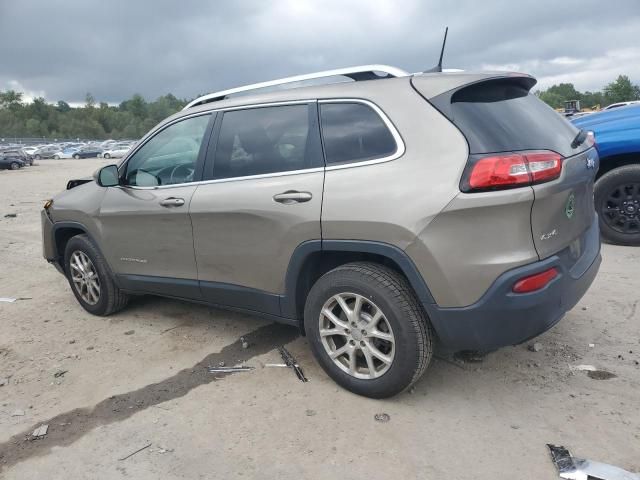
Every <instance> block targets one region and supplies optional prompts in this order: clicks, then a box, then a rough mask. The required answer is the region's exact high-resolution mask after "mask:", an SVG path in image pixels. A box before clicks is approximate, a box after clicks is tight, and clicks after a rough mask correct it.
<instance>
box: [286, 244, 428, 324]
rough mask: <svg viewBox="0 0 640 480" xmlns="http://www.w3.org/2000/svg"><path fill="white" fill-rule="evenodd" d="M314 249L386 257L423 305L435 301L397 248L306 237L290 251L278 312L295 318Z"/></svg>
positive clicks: (407, 259)
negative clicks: (303, 279)
mask: <svg viewBox="0 0 640 480" xmlns="http://www.w3.org/2000/svg"><path fill="white" fill-rule="evenodd" d="M315 252H322V253H324V252H327V253H328V252H355V253H371V254H375V255H379V256H382V257H386V258H388V259H389V260H391V261H393V262H394V263H395V264H396V265H398V267H400V269H401V270H402V272H403V273H404V275H405V276H406V277H407V279H408V280H409V283H410V284H411V287H412V288H413V290H414V291H415V293H416V295H417V296H418V299H419V300H420V302H421V303H422V304H423V305H425V306H426V305H431V304H434V303H435V301H434V299H433V296H432V295H431V292H430V291H429V288H428V287H427V284H426V283H425V281H424V279H423V278H422V275H420V272H419V271H418V268H417V267H416V266H415V264H414V263H413V261H412V260H411V258H409V256H408V255H407V254H406V253H405V252H404V251H402V250H401V249H400V248H398V247H396V246H394V245H391V244H388V243H383V242H375V241H370V240H309V241H306V242H303V243H301V244H300V245H298V247H297V248H296V249H295V251H294V252H293V255H292V256H291V260H290V261H289V266H288V268H287V273H286V276H285V294H284V295H283V296H282V298H281V303H280V305H281V310H282V315H283V316H285V317H290V318H296V317H297V315H298V313H297V311H296V298H297V289H298V288H299V285H300V282H299V279H300V278H301V276H302V273H303V269H304V264H305V261H306V260H307V259H308V258H309V255H311V254H313V253H315Z"/></svg>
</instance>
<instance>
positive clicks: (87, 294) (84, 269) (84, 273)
mask: <svg viewBox="0 0 640 480" xmlns="http://www.w3.org/2000/svg"><path fill="white" fill-rule="evenodd" d="M69 266H70V267H71V280H73V286H74V288H75V289H76V292H78V294H79V295H80V297H81V298H82V300H84V301H85V302H87V303H88V304H89V305H95V304H97V303H98V302H99V301H100V278H99V277H98V272H97V271H96V268H95V266H94V265H93V262H92V261H91V259H90V258H89V257H88V256H87V254H86V253H84V252H82V251H80V250H76V251H75V252H73V253H72V254H71V259H70V260H69Z"/></svg>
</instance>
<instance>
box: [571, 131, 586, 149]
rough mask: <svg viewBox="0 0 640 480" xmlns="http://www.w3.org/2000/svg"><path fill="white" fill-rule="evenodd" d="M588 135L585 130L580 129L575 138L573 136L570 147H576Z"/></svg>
mask: <svg viewBox="0 0 640 480" xmlns="http://www.w3.org/2000/svg"><path fill="white" fill-rule="evenodd" d="M588 136H589V135H588V134H587V131H586V130H582V129H580V131H579V132H578V134H577V135H576V138H574V139H573V142H571V148H578V147H579V146H580V145H582V144H583V143H584V141H585V140H586V139H587V137H588Z"/></svg>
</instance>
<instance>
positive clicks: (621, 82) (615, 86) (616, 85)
mask: <svg viewBox="0 0 640 480" xmlns="http://www.w3.org/2000/svg"><path fill="white" fill-rule="evenodd" d="M604 98H605V101H606V102H607V104H611V103H616V102H627V101H630V100H640V87H639V86H638V85H634V84H633V83H631V79H630V78H629V77H627V76H626V75H620V76H618V78H617V79H616V81H615V82H611V83H610V84H608V85H607V86H606V87H604Z"/></svg>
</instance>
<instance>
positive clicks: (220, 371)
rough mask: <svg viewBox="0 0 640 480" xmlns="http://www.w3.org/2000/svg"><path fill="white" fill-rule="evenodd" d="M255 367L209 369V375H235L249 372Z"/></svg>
mask: <svg viewBox="0 0 640 480" xmlns="http://www.w3.org/2000/svg"><path fill="white" fill-rule="evenodd" d="M254 368H255V367H249V366H239V367H209V373H233V372H248V371H250V370H253V369H254Z"/></svg>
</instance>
